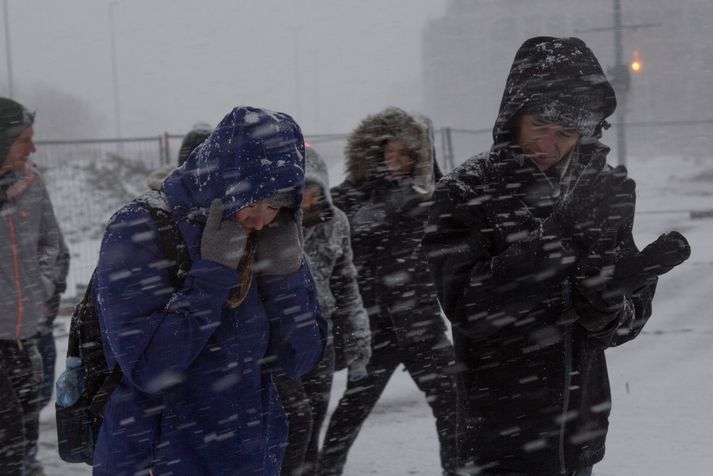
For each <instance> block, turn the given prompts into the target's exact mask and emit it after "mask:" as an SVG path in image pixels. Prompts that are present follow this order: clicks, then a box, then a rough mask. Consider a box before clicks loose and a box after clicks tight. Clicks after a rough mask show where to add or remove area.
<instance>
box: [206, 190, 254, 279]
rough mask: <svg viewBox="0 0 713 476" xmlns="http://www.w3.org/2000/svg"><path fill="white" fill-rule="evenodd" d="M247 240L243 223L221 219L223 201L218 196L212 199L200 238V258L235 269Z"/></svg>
mask: <svg viewBox="0 0 713 476" xmlns="http://www.w3.org/2000/svg"><path fill="white" fill-rule="evenodd" d="M247 241H248V235H247V233H246V232H245V229H244V228H243V225H241V224H240V223H239V222H237V221H233V220H223V202H222V200H220V199H219V198H216V199H215V200H213V201H212V202H211V204H210V210H209V212H208V220H207V221H206V224H205V228H204V229H203V237H202V238H201V258H202V259H204V260H208V261H213V262H215V263H218V264H222V265H223V266H227V267H228V268H231V269H237V268H238V264H239V263H240V259H241V258H242V257H243V253H245V245H246V243H247Z"/></svg>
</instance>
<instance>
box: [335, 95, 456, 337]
mask: <svg viewBox="0 0 713 476" xmlns="http://www.w3.org/2000/svg"><path fill="white" fill-rule="evenodd" d="M391 138H397V139H400V140H403V141H404V142H405V143H407V144H408V145H409V148H410V150H411V151H412V153H413V158H414V160H415V164H416V165H415V169H414V170H415V172H414V174H413V176H412V177H410V178H407V179H403V180H401V181H400V182H399V183H396V182H393V181H391V180H389V179H388V178H387V177H386V176H385V165H384V159H383V152H384V148H385V146H386V143H387V142H388V140H389V139H391ZM435 173H436V172H435V171H434V160H433V147H432V142H431V139H430V136H429V134H428V131H427V129H426V128H425V127H423V125H421V124H420V123H419V122H417V121H416V120H415V119H414V118H413V117H412V116H410V115H409V114H407V113H405V112H404V111H401V110H400V109H397V108H389V109H386V110H385V111H383V112H381V113H379V114H375V115H372V116H369V117H367V118H366V119H365V120H364V121H362V123H361V124H360V125H359V126H358V127H357V129H355V131H354V132H353V133H352V135H351V136H350V138H349V142H348V146H347V180H345V181H344V182H343V183H342V184H340V185H339V186H337V187H334V188H332V190H331V193H332V198H333V201H334V204H335V205H336V206H337V207H338V208H340V209H341V210H343V211H344V212H345V213H346V214H347V217H348V218H349V223H350V226H351V241H352V249H353V251H354V265H355V266H356V268H357V273H358V276H357V279H358V283H359V292H360V293H361V296H362V300H363V301H364V306H365V307H366V309H367V312H368V313H369V319H370V325H371V329H372V334H373V333H375V332H378V331H379V330H389V331H393V332H394V333H395V335H396V337H397V338H398V339H399V340H407V341H410V342H413V341H432V340H437V339H440V338H442V337H443V333H444V331H445V329H446V327H445V323H444V321H443V318H442V317H441V313H440V308H439V306H438V300H437V296H436V290H435V287H434V285H433V283H432V281H431V277H430V273H429V269H428V261H427V259H426V256H425V254H424V252H423V249H422V246H421V239H422V238H423V233H424V229H425V225H426V221H427V219H428V216H427V210H428V205H429V204H430V198H431V193H432V190H433V188H434V186H435V179H434V174H435Z"/></svg>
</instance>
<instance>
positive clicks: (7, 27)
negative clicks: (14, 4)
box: [3, 0, 13, 99]
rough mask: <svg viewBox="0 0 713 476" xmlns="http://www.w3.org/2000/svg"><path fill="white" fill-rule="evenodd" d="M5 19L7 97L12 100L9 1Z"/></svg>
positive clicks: (4, 0)
mask: <svg viewBox="0 0 713 476" xmlns="http://www.w3.org/2000/svg"><path fill="white" fill-rule="evenodd" d="M3 19H4V21H5V60H6V61H7V91H8V93H7V96H8V97H9V98H10V99H12V97H13V90H12V48H11V46H10V21H9V20H8V13H7V0H3Z"/></svg>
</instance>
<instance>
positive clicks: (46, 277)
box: [0, 98, 63, 476]
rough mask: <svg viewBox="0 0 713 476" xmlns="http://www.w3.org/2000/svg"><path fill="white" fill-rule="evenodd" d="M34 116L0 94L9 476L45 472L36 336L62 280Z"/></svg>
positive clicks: (0, 391) (3, 425)
mask: <svg viewBox="0 0 713 476" xmlns="http://www.w3.org/2000/svg"><path fill="white" fill-rule="evenodd" d="M34 116H35V115H34V113H31V112H29V111H28V110H27V109H26V108H25V107H24V106H22V105H21V104H19V103H17V102H15V101H13V100H11V99H6V98H0V263H1V265H0V281H1V282H2V284H3V286H2V289H3V292H2V294H1V295H0V470H1V471H2V474H3V475H12V476H15V475H25V476H27V475H32V476H40V475H42V474H44V472H43V470H42V466H41V464H40V463H39V462H38V461H37V459H36V453H37V438H38V436H39V435H38V432H39V412H40V403H41V389H42V382H43V371H42V357H41V356H40V353H39V352H38V350H37V340H38V338H39V337H40V335H41V333H42V332H43V330H45V329H46V328H47V319H48V311H47V307H48V305H47V304H48V301H50V300H51V299H52V298H53V296H54V295H55V285H56V283H57V282H58V281H62V280H63V278H61V279H60V278H58V276H57V275H58V270H57V257H58V255H59V253H60V241H61V238H60V232H59V226H58V225H57V220H56V219H55V216H54V210H53V209H52V203H51V202H50V198H49V194H48V193H47V190H46V188H45V185H44V182H43V181H42V177H41V176H40V175H39V173H38V171H37V170H36V169H35V167H34V166H33V165H32V164H31V163H29V162H28V159H29V157H30V155H32V154H33V153H34V152H35V144H34V142H33V136H34V130H33V127H32V125H33V123H34ZM50 329H51V327H50ZM45 332H46V331H45ZM49 340H50V343H53V342H52V334H51V330H50V333H49ZM50 395H51V388H50Z"/></svg>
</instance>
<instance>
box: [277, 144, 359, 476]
mask: <svg viewBox="0 0 713 476" xmlns="http://www.w3.org/2000/svg"><path fill="white" fill-rule="evenodd" d="M302 212H303V213H304V218H303V221H302V225H303V229H304V238H305V243H304V248H305V257H306V258H307V261H308V263H309V265H310V268H311V270H312V276H313V277H314V281H315V285H316V287H317V295H318V296H319V303H320V306H321V308H322V313H323V314H324V316H325V317H326V318H327V321H328V322H329V328H330V338H329V341H328V345H327V349H326V350H325V354H324V357H323V358H322V360H321V362H320V363H319V365H318V367H317V368H315V369H314V370H312V371H311V372H310V373H308V374H307V375H305V376H303V377H302V378H301V379H300V380H292V379H290V378H288V377H286V376H285V375H284V374H279V375H275V384H276V385H277V389H278V392H279V394H280V398H281V399H282V403H283V405H284V406H285V411H286V412H287V416H288V420H289V437H288V440H287V448H286V449H285V457H284V459H283V462H282V472H281V474H282V475H283V476H296V475H312V474H316V473H318V469H317V460H318V456H319V433H320V429H321V427H322V422H323V421H324V417H325V416H326V414H327V407H328V405H329V396H330V392H331V389H332V377H333V374H334V369H335V347H337V349H338V352H339V354H340V360H341V361H343V362H344V365H346V366H348V367H349V368H350V369H352V373H354V374H355V375H362V376H363V375H366V365H367V362H368V361H369V357H370V356H371V333H370V331H369V318H368V316H367V314H366V310H365V309H364V306H363V304H362V301H361V297H360V295H359V287H358V284H357V273H356V268H355V267H354V264H353V262H352V248H351V239H350V234H349V220H348V219H347V216H346V215H345V214H344V212H342V211H341V210H339V209H338V208H337V207H335V206H334V204H333V203H332V196H331V194H330V192H329V176H328V171H327V166H326V164H325V163H324V160H322V158H321V157H320V156H319V155H318V154H317V152H316V151H315V150H314V149H313V148H312V147H311V146H309V144H307V145H306V146H305V193H304V197H303V199H302ZM335 327H338V328H339V329H340V332H339V333H338V335H333V332H332V331H333V329H334V328H335ZM335 340H336V341H337V342H336V344H335Z"/></svg>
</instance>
